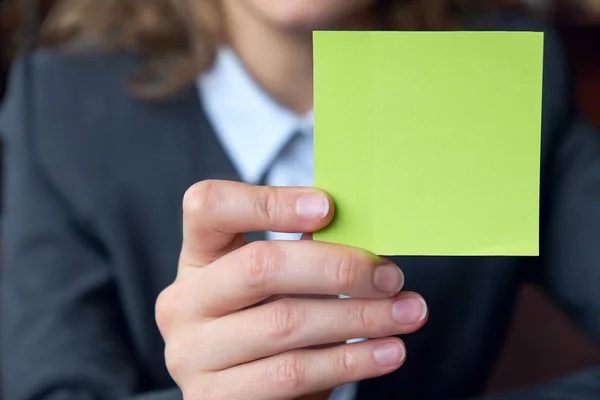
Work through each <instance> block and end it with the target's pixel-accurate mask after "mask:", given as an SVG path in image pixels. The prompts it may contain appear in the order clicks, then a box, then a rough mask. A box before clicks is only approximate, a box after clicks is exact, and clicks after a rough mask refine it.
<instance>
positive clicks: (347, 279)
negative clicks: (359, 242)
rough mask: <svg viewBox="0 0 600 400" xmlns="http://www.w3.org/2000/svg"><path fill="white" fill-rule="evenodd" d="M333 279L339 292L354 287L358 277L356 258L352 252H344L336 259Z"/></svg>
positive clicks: (358, 270) (344, 291)
mask: <svg viewBox="0 0 600 400" xmlns="http://www.w3.org/2000/svg"><path fill="white" fill-rule="evenodd" d="M334 273H335V276H334V279H335V284H336V286H337V287H336V288H337V289H338V291H339V293H342V294H344V293H346V292H347V291H348V290H351V289H352V288H354V287H355V286H356V285H357V284H358V281H359V279H360V266H359V263H358V259H357V258H356V257H355V256H353V255H352V254H344V255H343V256H340V257H339V258H338V259H337V262H336V264H335V268H334Z"/></svg>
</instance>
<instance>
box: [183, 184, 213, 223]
mask: <svg viewBox="0 0 600 400" xmlns="http://www.w3.org/2000/svg"><path fill="white" fill-rule="evenodd" d="M215 186H216V185H215V181H214V180H210V179H209V180H205V181H201V182H198V183H195V184H193V185H192V186H190V188H189V189H188V190H186V192H185V194H184V195H183V213H184V215H192V216H193V215H201V214H202V213H205V212H207V211H209V210H211V209H215V208H217V205H218V196H217V191H216V189H215Z"/></svg>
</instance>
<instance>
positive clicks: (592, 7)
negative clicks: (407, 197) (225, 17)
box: [0, 0, 600, 392]
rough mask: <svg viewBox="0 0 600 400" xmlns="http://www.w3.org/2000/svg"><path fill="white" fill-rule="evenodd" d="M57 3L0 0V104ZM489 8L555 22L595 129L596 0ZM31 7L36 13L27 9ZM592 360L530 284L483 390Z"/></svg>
mask: <svg viewBox="0 0 600 400" xmlns="http://www.w3.org/2000/svg"><path fill="white" fill-rule="evenodd" d="M58 1H59V0H0V103H1V101H2V98H3V96H4V92H5V87H6V80H7V75H8V71H9V66H10V63H11V60H12V59H13V58H14V57H15V56H16V54H17V49H18V48H19V47H20V46H17V44H18V43H21V41H22V40H26V39H27V38H23V35H21V34H20V32H21V30H20V27H21V26H22V25H23V24H27V25H29V26H31V25H32V23H33V24H36V23H43V20H44V17H45V15H47V13H48V12H50V11H51V9H52V7H53V6H55V5H56V4H57V3H58ZM97 1H102V0H97ZM240 1H243V0H240ZM433 1H435V0H433ZM494 6H497V7H500V8H504V9H507V10H510V11H512V12H518V13H527V14H530V15H535V17H536V18H543V19H545V20H548V21H550V22H551V23H552V24H554V25H555V26H556V28H557V30H558V32H559V33H560V35H561V36H562V38H563V40H564V45H565V48H566V50H567V53H568V56H569V59H570V62H571V66H572V73H573V76H574V79H575V82H576V93H577V102H578V103H579V107H580V109H581V110H582V111H583V113H584V114H585V115H586V116H587V118H588V119H589V120H591V121H592V122H593V123H594V124H595V125H596V127H597V128H599V129H600V0H494ZM34 7H35V8H37V10H38V13H37V14H32V13H31V12H30V11H31V10H32V9H33V8H34ZM57 95H59V94H57ZM1 157H2V153H1V148H0V159H1ZM0 165H1V163H0ZM0 172H1V170H0ZM0 267H1V266H0ZM593 363H600V349H599V348H598V346H596V345H595V344H593V343H592V342H591V341H589V340H587V339H586V338H585V337H584V336H583V335H582V334H581V333H580V332H579V331H577V330H576V328H574V327H573V326H572V325H571V324H570V323H569V321H568V320H567V319H566V318H565V317H564V316H563V315H562V314H561V313H560V312H559V311H558V310H557V309H556V308H555V307H554V306H553V305H551V304H550V303H549V302H548V301H547V300H546V299H545V298H544V296H543V295H542V294H541V293H540V292H539V291H538V290H537V289H536V288H535V287H525V288H523V290H522V292H521V295H520V301H519V307H518V308H517V313H516V315H515V317H514V320H513V326H512V330H511V334H510V336H509V340H508V342H507V344H506V347H505V349H504V352H503V355H502V357H501V360H500V362H499V363H498V365H497V368H496V372H495V374H494V375H493V377H492V378H491V380H490V382H489V385H488V391H489V392H499V391H505V390H509V389H514V388H519V387H523V386H526V385H530V384H537V383H541V382H544V381H546V380H548V379H551V378H553V377H557V376H560V375H564V374H566V373H569V372H571V371H575V370H577V369H579V368H583V367H585V366H588V365H591V364H593Z"/></svg>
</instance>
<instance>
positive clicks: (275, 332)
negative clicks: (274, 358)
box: [265, 298, 301, 342]
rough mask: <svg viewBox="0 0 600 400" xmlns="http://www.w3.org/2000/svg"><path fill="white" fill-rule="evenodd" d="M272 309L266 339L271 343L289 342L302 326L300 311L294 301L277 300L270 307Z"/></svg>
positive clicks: (267, 324)
mask: <svg viewBox="0 0 600 400" xmlns="http://www.w3.org/2000/svg"><path fill="white" fill-rule="evenodd" d="M269 307H270V308H272V310H271V312H270V315H269V317H268V320H267V321H268V322H267V323H266V326H265V328H266V330H267V332H266V338H267V340H269V341H278V342H287V341H289V340H290V339H291V338H292V336H293V335H294V333H295V332H296V331H297V328H298V327H299V326H300V325H301V324H300V321H299V320H300V318H299V310H298V307H297V306H296V304H295V303H294V302H293V300H292V299H287V298H286V299H281V300H277V301H275V302H273V303H271V305H270V306H269Z"/></svg>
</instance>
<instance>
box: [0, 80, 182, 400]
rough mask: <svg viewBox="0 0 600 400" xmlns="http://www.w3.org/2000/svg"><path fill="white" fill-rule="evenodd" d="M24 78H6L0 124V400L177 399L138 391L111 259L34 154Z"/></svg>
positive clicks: (169, 394)
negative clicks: (0, 189)
mask: <svg viewBox="0 0 600 400" xmlns="http://www.w3.org/2000/svg"><path fill="white" fill-rule="evenodd" d="M23 78H24V77H23V76H22V75H21V74H20V72H19V70H15V71H14V73H13V77H12V82H11V89H10V93H9V98H8V100H7V103H6V104H5V106H4V108H3V110H2V117H1V119H0V129H1V130H2V132H3V139H4V141H5V150H6V153H5V177H4V211H3V215H2V228H3V231H2V239H3V265H2V276H1V295H2V302H1V330H2V331H1V335H2V336H1V338H2V341H1V358H2V364H3V365H2V391H3V398H4V399H5V400H34V399H37V400H59V399H60V400H63V399H64V400H71V399H73V400H75V399H77V400H86V399H89V400H96V399H132V400H133V399H137V400H174V399H181V393H180V392H179V391H178V390H176V389H173V390H168V391H164V392H157V393H147V394H140V392H141V388H140V387H141V382H140V381H141V379H140V376H139V372H138V371H139V370H138V369H137V368H136V360H135V359H134V356H133V355H132V352H131V351H130V348H129V347H128V345H127V335H126V329H125V326H124V323H123V318H122V312H121V308H120V304H119V301H118V296H117V293H116V287H115V282H114V280H113V276H112V273H111V268H110V256H109V254H107V252H106V251H105V249H103V246H102V243H101V241H99V240H98V238H97V237H96V236H95V235H94V232H93V229H90V227H89V226H88V225H86V223H85V222H84V221H82V220H81V218H79V217H78V215H76V213H75V212H74V211H73V209H72V208H71V207H70V205H69V199H68V198H66V197H65V196H64V195H63V194H62V193H61V192H60V191H59V190H57V188H56V185H53V182H52V180H51V179H49V178H48V171H46V170H45V169H44V167H42V165H41V164H40V163H39V160H38V159H37V157H36V154H37V153H35V152H34V151H32V148H33V146H32V143H31V141H30V140H29V139H30V138H29V137H28V135H26V134H27V133H28V132H27V131H26V130H25V129H24V123H27V118H31V115H30V111H35V110H30V109H29V108H27V109H25V108H26V107H24V105H23V104H24V102H23V100H24V88H23V85H22V80H23ZM36 107H44V103H43V101H40V100H39V99H38V100H37V103H36ZM38 122H39V124H40V125H42V124H44V121H38ZM32 126H33V125H32ZM40 151H43V150H40Z"/></svg>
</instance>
